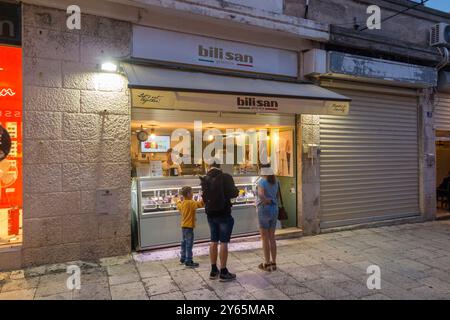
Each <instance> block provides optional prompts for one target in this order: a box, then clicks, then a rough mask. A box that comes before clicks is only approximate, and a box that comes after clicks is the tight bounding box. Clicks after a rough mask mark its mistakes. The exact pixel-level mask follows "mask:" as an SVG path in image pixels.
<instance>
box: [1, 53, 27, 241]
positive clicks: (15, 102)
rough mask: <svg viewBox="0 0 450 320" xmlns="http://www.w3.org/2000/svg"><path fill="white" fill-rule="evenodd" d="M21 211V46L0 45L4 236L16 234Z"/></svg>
mask: <svg viewBox="0 0 450 320" xmlns="http://www.w3.org/2000/svg"><path fill="white" fill-rule="evenodd" d="M21 211H22V49H21V48H19V47H11V46H2V45H0V212H1V214H3V215H4V214H7V215H8V218H7V219H8V236H14V235H17V234H19V225H20V213H21Z"/></svg>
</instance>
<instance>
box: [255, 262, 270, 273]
mask: <svg viewBox="0 0 450 320" xmlns="http://www.w3.org/2000/svg"><path fill="white" fill-rule="evenodd" d="M258 268H259V269H261V270H264V271H269V272H270V271H272V264H270V263H264V262H262V263H260V264H259V266H258Z"/></svg>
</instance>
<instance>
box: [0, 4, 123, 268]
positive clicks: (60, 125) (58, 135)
mask: <svg viewBox="0 0 450 320" xmlns="http://www.w3.org/2000/svg"><path fill="white" fill-rule="evenodd" d="M66 19H67V15H66V13H65V12H64V11H61V10H55V9H49V8H44V7H38V6H31V5H24V6H23V30H24V32H23V54H24V106H23V110H24V120H23V121H24V141H23V143H24V145H23V147H24V168H23V170H24V208H23V212H24V214H23V235H24V238H23V247H22V264H23V265H24V266H29V265H37V264H43V263H56V262H60V261H71V260H79V259H85V260H89V259H96V258H98V257H102V256H111V255H120V254H125V253H128V252H130V249H131V248H130V243H131V242H130V170H131V168H130V134H131V131H130V119H131V118H130V103H129V94H128V90H127V82H126V79H125V78H124V77H123V76H121V75H119V74H108V73H102V72H99V69H98V65H99V63H101V61H102V60H104V59H107V58H111V57H113V58H117V57H123V56H126V55H128V54H129V53H130V48H131V25H130V24H129V23H127V22H121V21H117V20H111V19H106V18H101V17H96V16H91V15H82V18H81V30H69V29H67V27H66ZM104 188H111V189H117V191H118V192H119V194H120V197H119V202H118V203H119V204H118V206H119V208H118V210H117V211H118V213H117V214H114V215H99V214H96V212H95V199H96V191H97V190H101V189H104ZM0 262H1V259H0ZM0 268H1V265H0Z"/></svg>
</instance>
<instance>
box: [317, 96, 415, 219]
mask: <svg viewBox="0 0 450 320" xmlns="http://www.w3.org/2000/svg"><path fill="white" fill-rule="evenodd" d="M333 90H335V91H337V92H339V93H342V94H344V95H346V96H348V97H350V98H351V99H352V102H351V106H350V113H349V115H347V116H321V117H320V143H321V155H320V208H321V227H322V228H328V227H335V226H342V225H350V224H355V223H364V222H372V221H377V220H384V219H391V218H398V217H406V216H413V215H418V214H419V212H420V210H419V159H418V134H417V128H418V117H417V115H418V112H417V98H416V96H414V95H413V92H412V91H411V92H412V94H411V95H410V96H402V95H393V94H389V93H381V92H369V91H358V90H343V89H333Z"/></svg>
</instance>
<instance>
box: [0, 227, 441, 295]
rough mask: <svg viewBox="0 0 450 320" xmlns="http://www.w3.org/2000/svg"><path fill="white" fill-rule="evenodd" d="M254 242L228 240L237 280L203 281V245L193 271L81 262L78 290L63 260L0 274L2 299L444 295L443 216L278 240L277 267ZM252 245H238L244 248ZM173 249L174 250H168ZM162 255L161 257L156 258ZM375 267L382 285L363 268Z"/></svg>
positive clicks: (152, 256)
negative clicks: (266, 267)
mask: <svg viewBox="0 0 450 320" xmlns="http://www.w3.org/2000/svg"><path fill="white" fill-rule="evenodd" d="M256 245H258V244H257V243H251V242H247V243H245V244H242V243H241V244H239V245H238V246H236V245H235V246H234V249H233V250H234V251H233V252H232V253H231V256H230V259H229V260H230V266H229V268H230V269H231V270H232V271H233V272H236V273H237V280H236V281H234V282H231V283H221V282H218V281H211V280H209V279H208V273H209V270H208V267H209V264H208V257H207V255H205V254H204V253H205V252H206V247H205V245H203V246H197V252H200V254H203V255H200V256H198V257H197V261H198V262H200V264H201V265H200V268H198V269H186V268H185V267H184V266H181V265H179V263H178V260H177V259H176V258H169V259H167V258H164V256H165V255H164V253H162V252H161V251H160V252H152V253H145V254H139V255H134V256H123V257H113V258H107V259H102V260H101V261H100V262H98V263H83V262H75V263H76V264H78V265H79V266H81V270H82V275H81V289H80V290H74V291H69V290H68V289H67V286H66V280H67V277H68V274H66V273H65V271H66V264H58V265H49V266H43V267H38V268H33V269H26V270H19V271H13V272H6V273H0V300H2V299H145V300H147V299H240V300H244V299H295V300H304V299H448V298H450V221H440V222H428V223H420V224H406V225H399V226H389V227H382V228H375V229H364V230H354V231H343V232H338V233H329V234H322V235H319V236H314V237H303V238H299V239H288V240H280V241H279V260H278V264H279V268H278V269H279V270H278V271H274V272H271V273H265V272H263V271H259V270H258V269H257V267H256V266H257V265H258V264H259V263H260V262H261V250H259V249H255V247H256ZM249 247H250V248H252V247H253V249H249V250H244V249H245V248H249ZM172 252H173V251H172ZM161 259H164V260H161ZM372 264H376V265H378V266H379V267H380V268H381V289H380V290H369V289H367V286H366V280H367V274H366V268H367V266H369V265H372Z"/></svg>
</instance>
